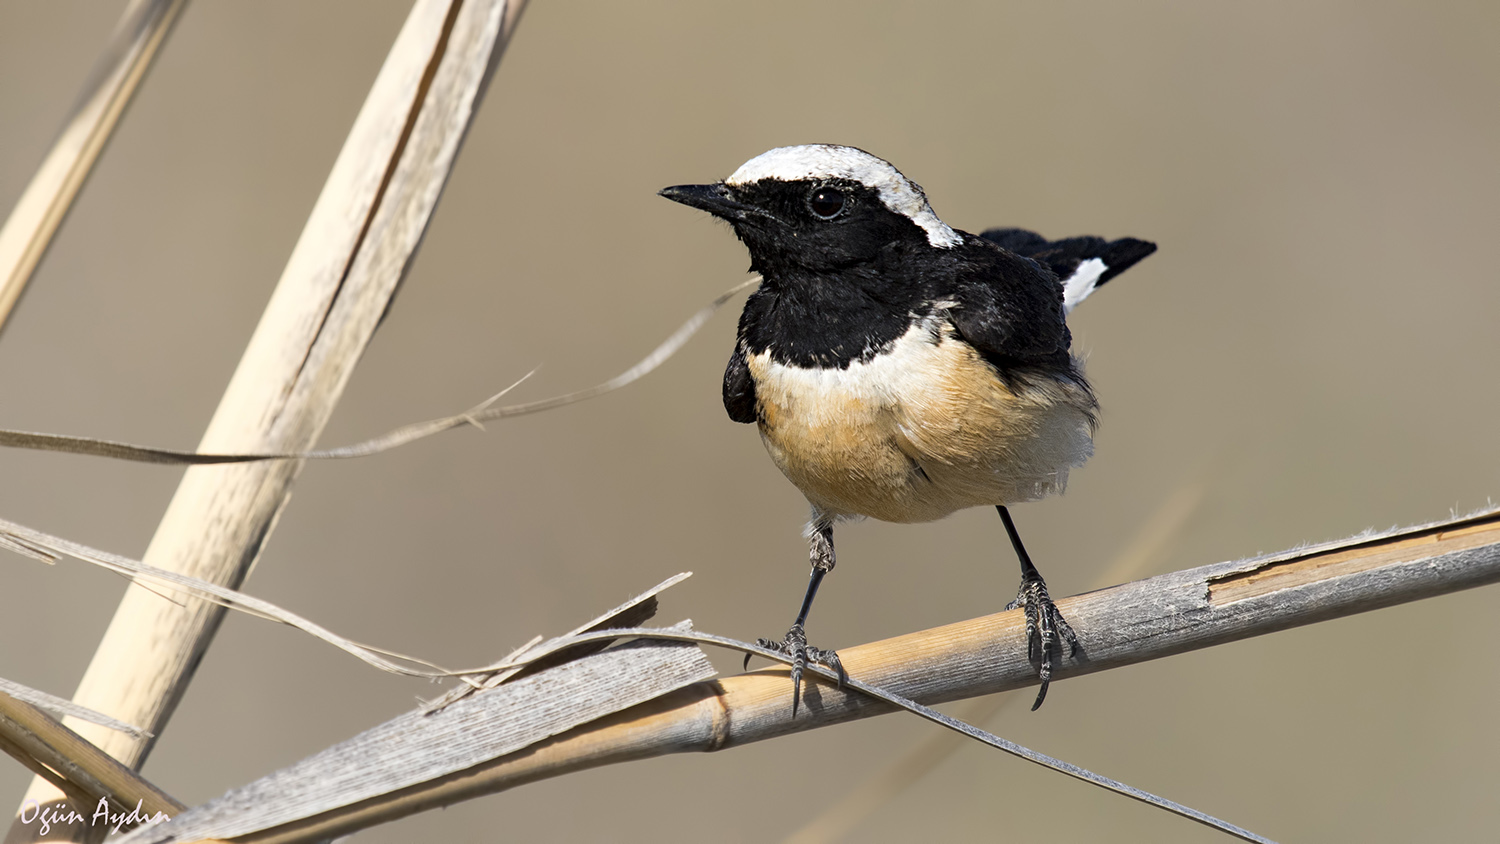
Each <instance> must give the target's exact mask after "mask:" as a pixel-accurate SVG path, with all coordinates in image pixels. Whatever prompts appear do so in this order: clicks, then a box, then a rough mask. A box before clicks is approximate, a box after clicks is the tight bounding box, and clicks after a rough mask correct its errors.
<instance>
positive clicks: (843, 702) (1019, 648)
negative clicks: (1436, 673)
mask: <svg viewBox="0 0 1500 844" xmlns="http://www.w3.org/2000/svg"><path fill="white" fill-rule="evenodd" d="M1496 582H1500V511H1493V512H1489V513H1485V514H1482V515H1478V516H1473V517H1468V518H1463V519H1456V520H1454V521H1451V522H1447V523H1444V524H1439V525H1430V526H1426V527H1422V528H1415V529H1410V530H1405V531H1398V532H1396V533H1393V534H1390V535H1387V536H1382V537H1376V538H1361V539H1355V540H1350V541H1346V542H1342V543H1335V544H1332V545H1328V546H1323V547H1320V548H1312V549H1303V550H1298V551H1293V552H1288V553H1284V554H1280V555H1275V556H1271V557H1266V558H1262V559H1259V560H1252V561H1243V562H1234V563H1219V564H1215V565H1210V566H1203V567H1201V568H1196V569H1190V570H1187V571H1180V572H1174V573H1171V574H1164V575H1160V576H1157V577H1153V578H1149V579H1147V580H1141V581H1137V582H1134V583H1128V584H1125V585H1122V586H1116V587H1114V588H1111V589H1104V590H1100V591H1097V592H1090V593H1087V594H1084V595H1078V596H1075V597H1071V598H1067V599H1064V600H1061V601H1058V605H1059V607H1061V609H1062V610H1063V612H1064V613H1065V614H1066V615H1067V617H1068V618H1069V619H1070V620H1071V621H1072V623H1073V627H1074V629H1075V630H1076V631H1077V633H1078V635H1079V638H1080V640H1081V641H1082V643H1083V646H1084V648H1085V649H1086V651H1087V655H1088V661H1087V662H1081V663H1080V662H1075V661H1073V660H1067V661H1066V664H1065V665H1064V666H1063V667H1062V668H1061V669H1060V670H1059V671H1058V672H1057V676H1058V677H1060V678H1066V677H1069V676H1077V675H1081V674H1087V673H1092V672H1095V671H1103V670H1106V669H1109V668H1118V667H1121V666H1125V665H1131V664H1134V663H1137V662H1144V661H1146V660H1150V659H1157V658H1160V657H1164V656H1171V655H1173V654H1177V653H1182V652H1184V651H1188V650H1195V649H1198V648H1204V647H1209V646H1212V645H1216V644H1222V643H1225V642H1229V641H1236V640H1239V639H1245V638H1249V637H1251V636H1257V635H1261V634H1264V633H1271V632H1274V631H1277V630H1284V629H1287V628H1290V627H1296V626H1300V625H1304V624H1311V623H1314V622H1318V621H1325V620H1328V619H1332V618H1338V617H1342V616H1346V615H1353V614H1355V613H1359V612H1365V611H1367V610H1373V609H1379V608H1382V607H1386V606H1391V605H1394V604H1399V603H1405V602H1408V601H1414V600H1417V599H1420V598H1427V597H1432V596H1435V595H1441V594H1446V593H1449V592H1456V591H1459V590H1462V589H1468V588H1473V587H1476V586H1482V585H1486V584H1490V583H1496ZM1025 641H1026V639H1025V622H1024V619H1023V617H1022V614H1021V613H1020V612H1016V611H1013V612H1004V613H999V614H996V615H991V616H986V617H983V618H977V619H972V620H969V621H964V622H959V623H957V624H952V625H948V626H946V627H939V628H935V629H932V630H927V631H923V632H920V633H912V634H909V635H906V636H900V637H897V638H894V639H888V640H885V641H882V642H875V643H872V644H868V645H862V646H859V647H854V648H846V649H842V650H840V652H839V653H840V656H841V657H842V658H843V662H844V666H845V667H846V668H847V669H848V671H849V674H850V676H851V677H855V678H858V679H860V680H863V681H864V682H866V683H869V684H871V685H875V686H879V687H881V688H884V689H887V690H889V691H891V692H894V693H895V694H898V695H901V696H904V697H907V698H910V699H913V700H916V701H918V702H921V703H925V704H934V703H941V702H944V701H951V700H957V699H960V698H965V697H974V696H978V695H985V694H992V693H995V692H1001V691H1007V690H1011V689H1017V688H1022V687H1025V686H1030V685H1034V684H1035V683H1036V675H1035V670H1034V669H1033V668H1032V666H1031V665H1030V664H1029V663H1028V662H1027V660H1026V657H1025V654H1026V645H1025ZM804 695H805V697H804V706H803V708H802V710H801V711H802V713H803V714H801V715H799V716H798V717H797V718H795V719H793V718H791V717H789V716H790V712H791V683H790V682H789V681H788V679H787V676H786V669H785V668H781V667H778V668H773V669H766V670H761V671H755V672H752V673H749V674H742V675H739V676H736V677H729V678H725V679H723V680H717V681H709V682H704V683H698V684H695V685H693V686H689V687H687V688H685V689H681V690H679V691H676V692H673V693H671V694H668V695H666V696H664V697H662V698H659V699H657V700H654V701H651V702H649V703H645V704H642V705H640V706H637V707H635V708H633V709H629V710H626V711H624V712H620V713H618V714H616V715H613V716H609V717H607V718H604V719H602V720H600V721H598V722H595V723H592V724H587V725H584V726H582V727H578V728H575V729H574V730H571V731H569V732H567V733H564V734H562V735H560V736H558V737H556V738H553V739H550V740H548V741H545V742H542V743H540V744H538V745H535V746H533V747H531V748H528V749H527V750H524V751H521V752H519V753H516V754H512V755H510V756H506V757H502V758H500V759H497V760H495V761H494V762H491V763H487V764H485V765H481V766H478V767H476V768H472V769H469V770H467V771H463V772H460V773H457V774H453V775H449V776H446V777H441V778H439V779H435V780H432V781H429V782H426V783H422V784H420V785H416V786H412V787H409V788H406V789H403V790H400V791H397V792H393V793H391V794H389V795H386V796H383V797H380V798H374V799H370V800H366V801H364V802H362V803H357V804H354V805H352V806H349V807H345V808H342V809H337V810H333V811H330V812H327V813H324V814H322V815H318V816H316V817H313V818H309V819H307V820H304V821H299V822H295V823H289V824H286V825H283V826H280V827H276V828H274V829H270V830H266V831H264V832H260V833H255V834H251V835H246V836H241V837H238V838H235V839H234V840H235V841H236V842H241V844H249V842H255V844H272V842H274V844H292V843H293V842H311V841H319V840H323V839H327V838H332V837H335V836H338V835H345V834H348V833H349V832H352V831H354V830H358V829H363V828H366V827H369V826H374V825H376V824H380V823H385V822H388V821H391V820H395V819H397V818H400V817H404V816H406V815H410V814H414V813H416V812H421V811H424V810H426V809H431V808H437V807H439V806H446V805H450V804H453V803H457V802H460V801H462V800H466V799H470V798H473V797H478V796H481V795H484V794H490V793H493V792H498V791H504V790H506V789H509V788H513V787H515V786H518V785H523V784H525V783H528V782H533V781H536V780H541V779H547V778H551V777H555V776H561V775H563V774H567V773H571V772H573V771H578V770H584V769H587V768H594V767H600V766H603V765H608V764H613V763H617V762H627V761H632V760H636V759H644V758H649V757H653V756H662V755H666V754H669V753H683V752H704V751H714V750H722V749H725V748H728V747H734V746H736V745H740V744H746V743H749V742H753V741H761V740H763V739H768V738H775V737H777V736H781V735H787V734H789V733H794V732H800V731H802V730H807V729H813V728H816V727H822V726H827V725H830V724H834V723H840V722H843V721H849V720H854V719H857V718H864V717H869V716H872V715H880V714H885V713H888V712H891V711H894V710H893V707H891V706H889V705H887V704H884V703H880V702H878V701H874V700H872V699H871V698H868V697H866V696H864V695H862V694H859V693H857V692H854V691H852V690H843V689H839V688H837V687H836V686H835V685H834V683H833V682H832V681H830V680H829V679H827V678H826V677H821V676H820V677H817V678H815V679H813V680H811V681H810V682H809V683H808V685H807V686H806V687H805V688H804Z"/></svg>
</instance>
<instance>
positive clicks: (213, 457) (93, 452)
mask: <svg viewBox="0 0 1500 844" xmlns="http://www.w3.org/2000/svg"><path fill="white" fill-rule="evenodd" d="M759 283H760V276H752V277H750V278H749V279H747V280H745V281H743V282H741V283H739V284H737V285H735V286H734V287H732V288H730V289H729V290H728V291H726V292H725V293H723V294H722V295H720V296H719V297H718V298H717V299H715V300H714V301H712V302H710V303H709V304H708V305H706V306H704V307H703V308H702V309H700V310H699V311H698V312H697V313H695V314H693V315H692V316H691V317H690V318H689V319H688V320H687V322H685V323H683V324H682V326H681V327H679V328H678V329H677V330H676V331H674V332H673V333H672V334H671V335H670V336H669V337H667V339H666V340H664V341H662V343H661V345H659V346H657V347H656V348H655V349H653V350H652V352H651V353H650V354H649V355H646V357H644V358H642V359H641V360H640V361H639V362H638V363H636V364H635V365H634V366H632V367H630V368H629V369H627V370H625V371H624V372H622V373H620V374H619V375H617V376H615V377H614V378H611V379H609V380H608V381H605V382H604V383H602V384H596V385H594V386H592V387H588V388H585V389H582V390H577V391H574V392H571V393H566V394H564V395H561V396H554V397H552V398H547V399H540V400H538V401H532V402H526V403H523V404H515V405H509V406H506V407H491V405H493V404H494V403H495V402H497V401H499V400H500V399H501V398H502V397H504V396H505V395H506V394H507V393H509V392H510V391H511V390H513V389H515V388H516V387H519V386H520V385H521V384H522V383H524V382H525V381H526V379H528V378H530V377H531V376H532V375H534V374H536V370H532V371H531V372H528V373H526V374H525V375H523V376H522V377H521V378H519V379H517V380H516V382H515V383H513V384H511V385H510V386H509V387H506V388H505V389H504V390H501V391H500V392H498V393H496V394H495V395H493V396H491V397H490V398H488V399H486V400H485V401H483V402H481V403H479V404H478V405H476V406H474V407H472V408H470V409H468V410H466V411H464V412H463V413H458V414H455V415H453V416H444V417H442V418H440V419H431V420H428V421H426V422H414V423H412V424H410V425H403V426H402V427H400V428H396V429H395V430H392V431H388V432H386V433H384V434H381V435H380V436H378V437H374V438H372V439H368V440H365V441H363V442H358V443H354V444H353V445H347V446H342V447H339V448H327V449H318V450H317V451H302V452H286V453H268V454H199V453H197V452H193V451H177V450H174V449H168V448H152V447H150V446H140V445H132V444H130V443H122V442H116V441H114V440H105V439H98V438H96V437H74V436H67V435H63V434H42V433H36V432H32V431H11V430H3V429H0V447H3V448H24V449H31V450H34V451H56V452H62V453H64V454H80V455H87V456H91V457H106V458H109V459H112V460H125V461H130V462H135V463H156V464H161V465H168V466H210V465H217V464H226V463H255V462H258V461H262V460H347V459H349V458H354V457H368V456H370V455H373V454H379V453H381V452H383V451H390V450H391V449H393V448H399V447H400V446H403V445H407V444H408V443H412V442H416V441H417V440H420V439H425V438H427V437H430V436H433V435H434V434H440V433H442V432H444V431H449V430H452V429H454V428H459V427H463V426H465V425H468V426H472V427H475V428H478V429H480V430H484V423H485V422H489V421H493V420H496V419H509V418H511V417H515V416H526V415H528V414H532V413H541V412H542V411H545V410H553V409H556V408H559V407H565V406H567V405H570V404H576V403H578V402H581V401H586V400H588V399H592V398H597V397H598V396H602V395H604V394H606V393H612V392H614V391H615V390H618V389H620V388H622V387H626V386H629V385H630V384H632V383H634V382H636V381H639V380H640V379H641V378H643V377H645V376H646V375H647V374H649V373H650V372H652V371H653V370H655V369H656V368H657V367H659V366H661V365H662V364H663V363H665V362H666V361H667V360H668V359H669V358H671V357H672V356H673V355H674V354H676V353H677V351H678V350H679V349H681V348H682V347H683V346H684V345H686V344H687V342H688V340H690V339H692V337H693V335H694V334H697V333H698V330H699V329H700V328H702V327H703V326H704V324H705V323H707V322H708V320H709V318H710V317H712V316H713V315H714V314H715V313H716V312H718V310H719V309H720V308H721V307H723V306H724V304H725V303H726V302H728V301H729V300H730V299H732V298H734V297H735V296H736V295H738V294H739V293H740V292H741V291H743V290H745V289H747V288H749V287H751V286H753V285H756V284H759Z"/></svg>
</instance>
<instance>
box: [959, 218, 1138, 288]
mask: <svg viewBox="0 0 1500 844" xmlns="http://www.w3.org/2000/svg"><path fill="white" fill-rule="evenodd" d="M979 236H980V237H982V238H984V239H985V240H988V241H989V242H991V243H993V244H995V245H996V246H999V247H1000V248H1001V249H1008V250H1010V251H1011V252H1014V253H1016V254H1017V255H1021V256H1024V257H1027V258H1033V259H1035V260H1038V261H1041V262H1042V263H1044V264H1046V265H1047V266H1048V267H1049V268H1050V269H1051V270H1052V272H1054V273H1056V274H1057V277H1058V278H1059V279H1061V280H1062V281H1063V283H1064V284H1066V283H1067V281H1068V279H1070V278H1072V276H1073V273H1075V272H1077V271H1078V267H1079V265H1080V264H1082V263H1083V262H1085V261H1087V260H1089V259H1091V258H1098V259H1099V260H1100V261H1101V262H1102V263H1103V264H1104V272H1103V273H1102V274H1101V275H1100V276H1099V279H1098V280H1097V281H1095V282H1094V285H1093V286H1094V287H1098V286H1099V285H1101V284H1103V283H1104V282H1106V281H1109V280H1110V279H1112V278H1114V277H1115V276H1117V275H1119V274H1120V273H1123V272H1125V271H1126V270H1128V269H1130V268H1131V267H1133V266H1135V264H1136V263H1137V262H1139V261H1140V260H1141V259H1143V258H1145V257H1146V256H1147V255H1150V254H1151V253H1152V252H1155V251H1156V244H1154V243H1152V242H1150V241H1148V240H1137V239H1135V238H1133V237H1122V238H1120V239H1119V240H1105V239H1104V238H1102V237H1092V236H1084V237H1069V238H1065V239H1063V240H1048V239H1047V238H1045V237H1042V236H1041V235H1039V234H1037V233H1036V232H1032V231H1027V230H1026V229H990V230H989V231H986V232H984V233H983V234H981V235H979Z"/></svg>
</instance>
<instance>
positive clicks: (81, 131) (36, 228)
mask: <svg viewBox="0 0 1500 844" xmlns="http://www.w3.org/2000/svg"><path fill="white" fill-rule="evenodd" d="M186 5H187V0H132V2H131V4H130V6H128V7H127V8H126V9H125V14H124V16H123V17H121V18H120V22H119V24H117V25H116V26H115V31H114V34H113V35H111V36H110V40H109V45H108V46H107V47H106V48H105V50H104V55H103V56H102V57H101V58H100V59H99V62H98V64H96V65H95V67H94V69H93V71H92V72H91V73H90V75H89V79H88V81H87V82H85V83H84V87H83V92H82V93H81V94H80V96H79V99H78V104H77V105H76V106H74V108H73V113H72V114H71V115H69V117H68V121H67V123H65V124H64V125H63V130H62V132H61V134H59V135H58V138H57V140H56V141H55V142H54V143H53V144H52V149H51V151H50V152H48V153H47V157H46V159H44V160H43V161H42V165H41V167H39V168H37V171H36V175H35V176H32V177H31V182H30V183H29V184H28V185H27V186H26V190H25V192H23V193H22V194H21V198H20V199H19V200H17V201H16V206H15V208H13V209H12V210H11V212H10V217H8V218H7V219H6V221H5V226H4V227H3V228H0V331H3V330H4V328H5V323H6V320H7V319H9V317H10V314H11V311H12V310H14V309H15V306H16V303H17V302H19V301H20V299H21V293H22V292H23V291H25V289H26V284H27V282H29V281H30V280H31V275H32V273H33V272H34V271H35V270H36V267H37V264H39V263H40V262H41V260H42V256H43V255H45V254H46V253H47V247H48V246H50V245H51V244H52V238H53V236H54V235H56V234H57V229H58V227H59V226H61V225H62V221H63V218H64V217H66V216H67V215H68V209H70V208H72V207H73V200H74V198H75V197H77V196H78V191H79V189H81V188H82V187H83V183H84V180H86V179H87V178H88V175H89V173H90V172H92V171H93V169H94V162H96V161H98V160H99V155H100V153H102V152H103V151H104V145H105V144H106V143H107V142H108V141H109V138H110V136H111V135H112V134H114V130H115V127H116V126H117V125H119V122H120V117H121V116H122V115H123V114H124V113H125V107H126V106H127V105H129V104H130V100H131V98H132V97H133V96H134V95H135V92H136V90H137V89H138V88H139V87H140V84H141V80H142V79H144V78H145V76H146V71H147V70H149V69H150V68H151V62H152V60H153V59H155V58H156V55H157V53H159V52H160V48H161V45H162V43H163V42H164V41H166V39H167V35H168V34H170V33H171V31H172V25H173V24H174V23H176V22H177V18H178V16H179V15H181V13H182V9H183V7H184V6H186Z"/></svg>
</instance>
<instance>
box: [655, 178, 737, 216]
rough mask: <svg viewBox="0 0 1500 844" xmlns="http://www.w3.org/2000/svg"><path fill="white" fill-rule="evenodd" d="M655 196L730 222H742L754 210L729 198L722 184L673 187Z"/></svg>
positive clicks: (727, 189)
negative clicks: (663, 197)
mask: <svg viewBox="0 0 1500 844" xmlns="http://www.w3.org/2000/svg"><path fill="white" fill-rule="evenodd" d="M657 195H658V196H665V197H666V198H667V199H670V200H672V201H673V202H681V203H682V204H683V205H686V206H689V207H691V208H697V209H698V210H700V211H707V212H708V213H710V214H712V215H714V216H715V217H722V218H724V219H726V220H730V221H737V220H743V219H745V215H746V213H747V212H750V211H753V210H754V209H752V208H751V207H750V206H748V205H746V204H744V203H743V202H740V201H739V200H737V199H735V198H734V197H733V196H731V195H730V193H729V188H727V187H725V186H724V184H723V183H722V182H719V183H715V184H712V185H673V186H672V187H669V188H662V189H661V190H660V191H658V192H657Z"/></svg>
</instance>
